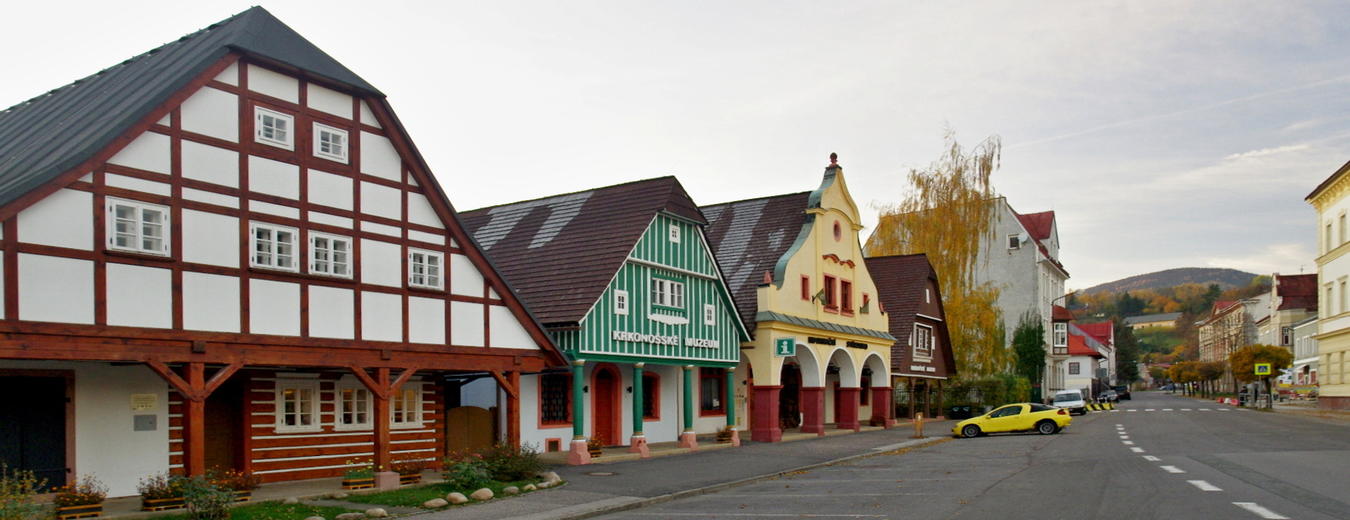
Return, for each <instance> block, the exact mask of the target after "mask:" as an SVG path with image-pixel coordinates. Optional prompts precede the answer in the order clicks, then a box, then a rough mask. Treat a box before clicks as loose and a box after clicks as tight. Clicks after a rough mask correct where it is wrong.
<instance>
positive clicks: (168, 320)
mask: <svg viewBox="0 0 1350 520" xmlns="http://www.w3.org/2000/svg"><path fill="white" fill-rule="evenodd" d="M108 324H109V325H126V326H129V327H155V328H162V329H167V328H169V327H172V326H173V271H170V270H168V269H160V268H155V267H141V266H136V265H126V264H112V263H110V264H108Z"/></svg>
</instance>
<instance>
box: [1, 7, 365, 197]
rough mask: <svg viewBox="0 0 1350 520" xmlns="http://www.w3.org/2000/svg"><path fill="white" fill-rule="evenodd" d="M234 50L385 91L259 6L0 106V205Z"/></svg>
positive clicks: (73, 162)
mask: <svg viewBox="0 0 1350 520" xmlns="http://www.w3.org/2000/svg"><path fill="white" fill-rule="evenodd" d="M231 51H237V52H241V53H243V54H245V55H249V56H254V57H259V58H262V59H264V60H268V61H273V62H278V63H281V64H284V65H289V66H291V67H295V68H297V69H299V70H301V71H302V72H303V73H304V74H307V75H310V76H317V77H319V78H322V79H325V80H328V81H330V82H336V83H338V84H340V85H346V86H348V87H349V88H351V89H352V90H355V91H358V92H362V93H364V94H367V95H373V96H377V97H381V98H382V97H384V95H383V94H381V93H380V91H378V90H376V89H375V87H373V86H371V85H370V84H369V83H367V82H366V81H365V80H364V79H361V77H360V76H357V75H356V73H354V72H352V71H351V70H348V69H347V68H346V67H344V66H343V65H342V64H341V63H338V61H337V60H335V59H333V58H332V57H331V56H329V55H328V54H326V53H324V52H323V51H322V50H319V48H318V47H315V46H314V44H312V43H310V42H309V41H308V40H306V39H305V38H304V37H302V36H300V35H299V34H298V33H296V32H295V31H294V30H292V29H291V28H290V27H287V26H286V24H284V23H282V22H281V20H278V19H276V17H274V16H272V14H271V13H268V12H267V10H265V9H263V8H261V7H253V8H251V9H249V10H247V11H244V12H242V13H239V14H237V15H234V16H232V17H230V18H227V19H225V20H224V21H221V22H219V23H216V24H214V25H211V26H209V27H207V28H205V29H202V30H200V31H197V32H194V33H192V34H189V35H187V36H184V37H182V38H179V39H178V40H176V41H173V42H170V43H167V44H164V45H162V46H160V47H158V48H155V49H153V50H151V51H149V52H146V53H144V54H141V55H139V56H136V57H134V58H131V59H129V60H126V61H124V62H122V63H119V64H117V65H113V66H112V67H109V68H107V69H104V70H102V71H100V72H98V73H96V74H94V75H92V76H89V77H86V78H83V79H80V80H76V81H75V82H74V83H71V84H69V85H66V86H64V87H60V88H57V89H55V90H52V91H50V92H47V93H45V94H42V95H40V96H37V97H35V98H33V99H30V100H28V101H24V102H23V103H19V104H17V105H14V106H12V107H10V108H8V109H5V110H4V111H3V112H0V206H3V205H5V204H8V203H10V202H13V201H14V200H15V199H17V198H19V197H20V196H22V195H23V194H25V193H28V192H29V191H32V190H33V189H35V188H37V187H39V186H41V185H43V184H46V183H47V182H49V181H51V180H52V179H54V178H56V177H58V176H60V175H61V174H62V173H65V172H67V171H69V170H70V169H72V168H75V167H76V166H79V165H80V164H81V163H83V162H85V161H86V160H88V159H89V158H91V157H92V156H93V155H94V154H96V153H98V152H99V151H100V150H102V149H103V148H105V147H107V146H108V145H109V144H111V143H112V141H113V140H114V139H116V138H117V137H118V136H120V135H122V134H123V133H125V132H126V131H127V129H128V128H129V127H131V126H133V125H135V124H136V123H137V122H139V121H140V120H142V119H144V118H145V117H146V116H147V115H149V114H150V113H151V112H152V111H153V110H154V109H155V108H157V107H159V106H161V105H163V104H164V102H166V101H167V100H168V99H169V98H170V97H171V96H172V95H173V94H174V93H175V92H177V91H179V90H181V89H182V88H183V87H185V86H187V84H188V83H190V82H191V81H192V79H194V78H195V77H197V76H198V75H200V74H201V73H202V72H204V71H205V70H206V69H207V68H209V67H210V66H211V65H212V64H214V63H216V62H218V61H219V60H220V59H221V58H223V57H224V56H225V55H226V54H227V53H229V52H231Z"/></svg>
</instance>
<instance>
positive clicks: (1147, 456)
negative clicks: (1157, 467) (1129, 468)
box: [1144, 455, 1162, 462]
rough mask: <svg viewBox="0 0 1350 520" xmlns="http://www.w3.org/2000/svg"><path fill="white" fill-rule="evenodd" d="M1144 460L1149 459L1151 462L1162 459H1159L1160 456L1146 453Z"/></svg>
mask: <svg viewBox="0 0 1350 520" xmlns="http://www.w3.org/2000/svg"><path fill="white" fill-rule="evenodd" d="M1144 460H1146V461H1149V462H1158V461H1159V460H1162V459H1159V458H1158V457H1154V456H1152V455H1144Z"/></svg>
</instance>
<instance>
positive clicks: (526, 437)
mask: <svg viewBox="0 0 1350 520" xmlns="http://www.w3.org/2000/svg"><path fill="white" fill-rule="evenodd" d="M569 377H571V376H569ZM520 395H521V399H520V442H521V443H522V444H533V445H534V446H535V447H537V448H539V451H544V449H545V448H546V447H547V445H546V444H544V441H545V440H547V439H550V438H556V439H561V440H562V442H561V444H562V451H567V450H568V448H569V447H570V444H571V442H572V426H571V425H566V426H556V427H549V428H540V427H539V376H538V375H536V374H529V375H522V376H520ZM586 410H587V412H589V410H590V409H589V408H587V409H586ZM587 416H588V417H589V414H588V415H587Z"/></svg>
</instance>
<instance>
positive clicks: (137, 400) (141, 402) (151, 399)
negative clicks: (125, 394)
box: [131, 394, 159, 412]
mask: <svg viewBox="0 0 1350 520" xmlns="http://www.w3.org/2000/svg"><path fill="white" fill-rule="evenodd" d="M157 407H159V396H158V395H155V394H131V411H133V412H149V411H153V410H154V409H155V408H157Z"/></svg>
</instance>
